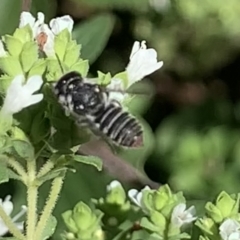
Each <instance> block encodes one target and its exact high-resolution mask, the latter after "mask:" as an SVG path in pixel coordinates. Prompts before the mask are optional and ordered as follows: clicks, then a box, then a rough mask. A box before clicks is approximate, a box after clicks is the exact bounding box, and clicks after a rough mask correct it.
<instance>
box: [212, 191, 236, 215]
mask: <svg viewBox="0 0 240 240" xmlns="http://www.w3.org/2000/svg"><path fill="white" fill-rule="evenodd" d="M216 207H217V208H218V209H219V210H220V211H221V213H222V216H223V218H227V217H229V216H231V215H234V214H237V213H238V209H239V195H238V197H237V200H234V199H233V198H231V197H230V196H229V195H228V194H227V193H226V192H224V191H223V192H221V193H220V194H219V196H218V198H217V200H216Z"/></svg>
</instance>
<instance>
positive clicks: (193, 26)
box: [0, 0, 240, 234]
mask: <svg viewBox="0 0 240 240" xmlns="http://www.w3.org/2000/svg"><path fill="white" fill-rule="evenodd" d="M21 8H22V6H21V1H19V0H1V1H0V34H1V35H2V34H6V33H12V32H13V30H14V29H15V28H16V26H17V25H18V21H19V20H18V19H19V15H20V12H21ZM38 11H42V12H44V13H45V14H46V21H47V22H48V20H49V19H51V18H53V17H56V16H61V15H64V14H69V15H71V16H72V17H73V18H74V21H75V27H74V31H73V35H74V37H75V38H76V39H77V41H78V43H80V44H82V52H81V54H82V55H81V56H82V57H83V58H85V59H89V60H90V63H91V68H90V69H91V70H90V73H89V76H95V75H96V73H97V71H98V70H101V71H102V72H111V73H112V74H114V73H117V72H119V71H122V70H123V69H124V68H125V67H126V65H127V63H128V61H129V55H130V52H131V48H132V45H133V42H134V41H135V40H138V41H142V40H146V41H147V45H148V46H149V47H153V48H155V49H156V50H157V52H158V55H159V60H163V61H164V66H163V67H162V69H160V70H159V71H157V72H155V73H154V74H152V75H150V76H148V77H147V78H146V79H144V80H143V81H142V82H140V83H139V84H137V85H138V86H139V88H142V89H146V88H147V89H150V90H151V91H152V92H154V93H155V94H154V95H153V96H152V97H148V96H136V98H135V99H134V100H133V102H132V103H131V104H130V109H131V111H132V113H134V114H136V115H138V116H139V118H140V119H141V121H142V123H143V126H144V129H145V146H144V148H143V149H140V150H124V151H123V150H122V151H120V152H119V153H118V155H117V158H116V159H115V157H114V156H113V155H111V153H110V152H109V151H107V150H106V147H105V146H104V145H101V144H100V145H96V143H92V145H88V146H86V147H85V148H84V149H83V152H85V153H86V152H87V153H89V154H96V155H100V156H101V157H102V158H103V161H104V165H105V170H104V171H103V172H101V173H99V172H97V170H95V169H93V168H92V167H88V166H83V165H78V166H77V168H78V171H77V173H75V174H73V173H69V174H68V176H67V179H66V182H65V184H64V188H63V192H62V194H61V197H60V201H59V203H58V205H57V207H56V211H55V213H56V214H57V216H58V219H59V225H58V232H57V234H58V233H59V232H61V231H62V229H63V226H62V221H61V218H60V217H59V216H60V213H61V212H63V211H65V210H67V209H70V208H72V207H73V206H74V205H75V204H76V203H77V202H78V201H79V200H80V199H81V200H84V201H87V200H89V199H90V198H91V197H94V198H96V197H100V196H103V195H104V192H105V188H106V184H107V183H109V181H110V180H111V179H118V180H120V181H122V182H123V183H124V184H125V185H126V187H127V188H129V187H132V186H136V185H137V186H139V187H140V186H143V185H145V184H152V186H155V185H154V183H153V182H150V181H154V182H156V183H161V184H164V183H169V184H170V186H171V187H172V189H173V190H182V191H184V193H185V195H186V196H187V197H188V199H191V200H194V201H196V200H197V201H199V202H202V201H203V202H204V201H206V200H210V199H211V198H212V197H214V196H215V195H216V194H217V193H219V192H220V191H221V190H226V191H228V192H229V193H233V192H239V189H240V134H239V133H240V131H239V130H240V129H239V123H240V104H239V97H240V84H239V83H240V82H239V79H240V20H239V16H240V4H239V1H238V0H229V1H228V3H227V4H226V1H223V0H215V1H212V0H202V1H201V2H199V1H197V0H175V1H174V0H172V1H170V0H61V1H60V0H59V1H56V0H33V2H32V7H31V12H32V13H34V14H35V13H36V12H38ZM98 144H99V143H98ZM126 164H129V165H126ZM132 166H133V168H132ZM138 183H139V184H138ZM9 186H10V187H11V188H9ZM48 188H49V186H48V185H47V184H46V185H44V186H43V187H42V189H41V192H40V203H39V209H41V207H42V204H43V203H44V199H45V198H46V196H47V189H48ZM1 189H2V191H1V195H3V196H4V195H5V194H9V189H10V190H11V193H12V194H14V200H15V202H16V205H17V206H16V208H18V206H19V205H21V204H23V203H24V202H25V192H24V191H25V189H24V188H22V186H20V185H16V184H15V183H8V184H5V185H4V186H1Z"/></svg>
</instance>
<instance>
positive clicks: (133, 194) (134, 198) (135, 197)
mask: <svg viewBox="0 0 240 240" xmlns="http://www.w3.org/2000/svg"><path fill="white" fill-rule="evenodd" d="M139 194H140V192H139V191H138V190H136V189H131V190H129V191H128V197H129V198H130V199H131V200H132V201H133V202H134V203H135V204H136V205H138V206H141V204H140V202H139V198H140V197H138V195H139Z"/></svg>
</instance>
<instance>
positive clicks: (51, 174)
mask: <svg viewBox="0 0 240 240" xmlns="http://www.w3.org/2000/svg"><path fill="white" fill-rule="evenodd" d="M67 169H68V168H67V167H63V168H59V169H56V170H52V171H50V172H49V173H48V174H46V175H44V176H42V177H40V178H38V181H39V182H40V183H41V184H43V183H44V182H46V181H49V180H51V179H53V178H56V177H59V176H64V175H65V174H66V170H67Z"/></svg>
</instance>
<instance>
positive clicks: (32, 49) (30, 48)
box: [20, 42, 38, 72]
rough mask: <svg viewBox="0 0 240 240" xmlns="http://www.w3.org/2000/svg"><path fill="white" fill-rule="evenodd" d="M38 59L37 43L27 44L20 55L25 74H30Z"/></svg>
mask: <svg viewBox="0 0 240 240" xmlns="http://www.w3.org/2000/svg"><path fill="white" fill-rule="evenodd" d="M37 59H38V46H37V43H35V42H26V43H25V44H24V46H23V50H22V53H21V55H20V61H21V64H22V67H23V71H24V72H28V71H29V70H30V69H31V67H32V66H33V64H34V63H35V62H36V61H37Z"/></svg>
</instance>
